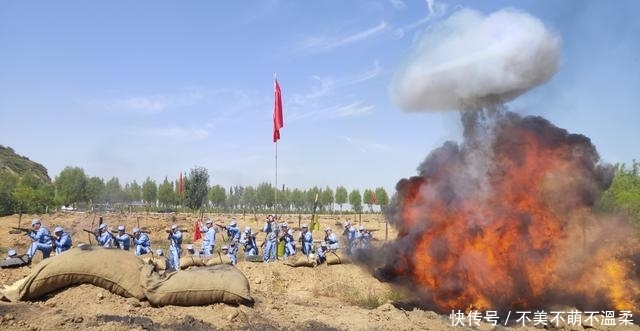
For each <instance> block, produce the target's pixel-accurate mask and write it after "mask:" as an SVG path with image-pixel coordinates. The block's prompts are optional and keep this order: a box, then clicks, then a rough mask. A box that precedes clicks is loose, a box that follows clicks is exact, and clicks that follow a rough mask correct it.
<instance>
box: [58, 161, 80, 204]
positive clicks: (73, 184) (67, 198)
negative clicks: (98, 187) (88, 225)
mask: <svg viewBox="0 0 640 331" xmlns="http://www.w3.org/2000/svg"><path fill="white" fill-rule="evenodd" d="M87 183H88V179H87V175H85V173H84V170H82V168H78V167H69V166H67V167H65V168H64V169H63V170H62V171H60V174H58V176H57V177H56V180H55V188H56V191H55V194H56V196H55V201H56V202H57V203H58V204H64V205H69V204H72V203H76V202H81V201H86V200H87Z"/></svg>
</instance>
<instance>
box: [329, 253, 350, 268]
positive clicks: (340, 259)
mask: <svg viewBox="0 0 640 331" xmlns="http://www.w3.org/2000/svg"><path fill="white" fill-rule="evenodd" d="M325 258H326V262H327V264H328V265H333V264H345V263H351V260H350V259H349V258H348V257H347V256H345V255H344V254H342V253H338V252H327V253H326V254H325Z"/></svg>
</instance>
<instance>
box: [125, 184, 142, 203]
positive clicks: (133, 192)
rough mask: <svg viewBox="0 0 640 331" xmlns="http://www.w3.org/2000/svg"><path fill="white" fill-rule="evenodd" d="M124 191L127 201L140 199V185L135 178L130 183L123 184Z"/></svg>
mask: <svg viewBox="0 0 640 331" xmlns="http://www.w3.org/2000/svg"><path fill="white" fill-rule="evenodd" d="M124 192H125V193H126V196H127V200H129V201H140V200H142V187H141V186H140V184H138V182H136V181H135V179H134V180H133V182H132V183H131V184H127V185H125V186H124Z"/></svg>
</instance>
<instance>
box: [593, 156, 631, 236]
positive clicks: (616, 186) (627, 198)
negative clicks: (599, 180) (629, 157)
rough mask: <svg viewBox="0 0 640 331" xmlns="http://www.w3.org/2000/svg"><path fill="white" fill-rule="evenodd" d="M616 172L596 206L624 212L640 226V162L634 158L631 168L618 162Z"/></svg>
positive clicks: (606, 210) (606, 209)
mask: <svg viewBox="0 0 640 331" xmlns="http://www.w3.org/2000/svg"><path fill="white" fill-rule="evenodd" d="M614 174H615V175H614V177H613V181H612V182H611V186H609V188H608V189H607V190H606V191H605V192H604V193H603V194H602V197H601V198H600V200H599V201H598V202H597V204H596V207H597V208H598V209H599V210H602V211H605V212H623V213H624V214H626V215H628V216H629V217H630V218H631V220H632V221H633V222H634V223H635V224H636V225H638V226H639V227H640V163H639V162H637V161H635V160H634V161H633V163H632V164H631V167H629V168H627V167H626V165H624V164H616V166H615V172H614Z"/></svg>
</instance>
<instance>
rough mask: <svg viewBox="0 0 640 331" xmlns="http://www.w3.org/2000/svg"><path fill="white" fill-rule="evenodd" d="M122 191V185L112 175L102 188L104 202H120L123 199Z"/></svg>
mask: <svg viewBox="0 0 640 331" xmlns="http://www.w3.org/2000/svg"><path fill="white" fill-rule="evenodd" d="M123 196H124V191H122V186H121V185H120V181H119V180H118V177H112V178H111V179H109V181H108V182H107V183H106V184H105V190H104V198H105V201H106V202H109V203H115V202H121V201H122V200H123Z"/></svg>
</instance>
